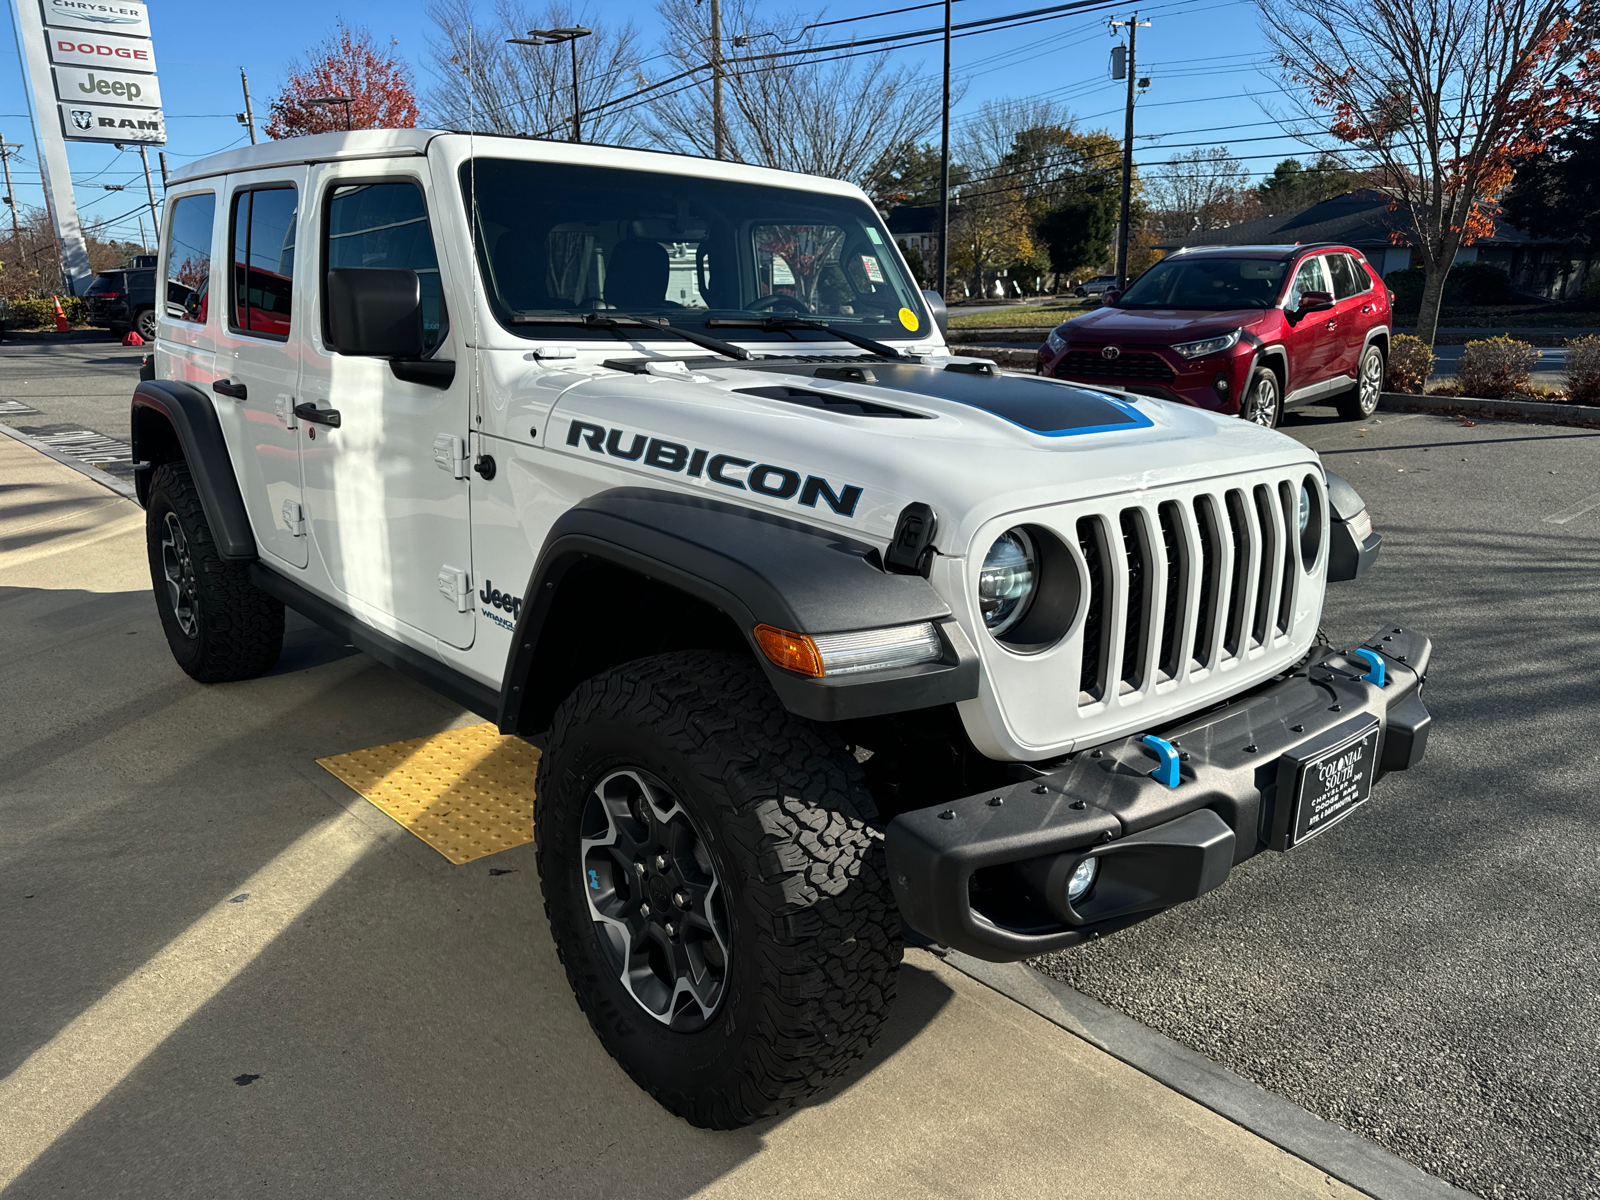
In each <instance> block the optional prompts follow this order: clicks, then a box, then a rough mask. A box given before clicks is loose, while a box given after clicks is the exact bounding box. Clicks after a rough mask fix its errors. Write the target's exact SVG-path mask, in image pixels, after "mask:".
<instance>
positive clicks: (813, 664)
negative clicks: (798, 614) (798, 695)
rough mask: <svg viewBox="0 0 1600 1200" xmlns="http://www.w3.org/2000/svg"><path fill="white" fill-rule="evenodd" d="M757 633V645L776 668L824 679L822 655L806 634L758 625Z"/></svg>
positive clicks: (773, 626) (772, 626)
mask: <svg viewBox="0 0 1600 1200" xmlns="http://www.w3.org/2000/svg"><path fill="white" fill-rule="evenodd" d="M755 633H756V645H758V646H760V647H761V653H763V654H765V655H766V656H767V661H769V662H771V663H772V664H773V665H774V666H779V667H783V668H784V669H785V670H788V671H793V672H795V673H796V674H798V675H809V676H811V677H812V678H813V679H819V678H821V677H822V654H821V653H820V652H819V651H818V650H817V644H816V643H815V642H814V641H812V640H811V638H810V637H808V636H807V635H806V634H803V633H791V632H790V631H789V630H787V629H779V628H778V627H777V626H775V625H757V626H756V629H755Z"/></svg>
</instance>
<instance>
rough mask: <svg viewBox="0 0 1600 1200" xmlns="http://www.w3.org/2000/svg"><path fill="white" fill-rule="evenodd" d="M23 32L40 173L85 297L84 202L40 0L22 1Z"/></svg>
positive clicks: (64, 261) (60, 242) (65, 263)
mask: <svg viewBox="0 0 1600 1200" xmlns="http://www.w3.org/2000/svg"><path fill="white" fill-rule="evenodd" d="M17 16H18V24H17V28H18V32H19V33H20V34H21V35H22V53H23V64H24V66H25V67H26V68H27V72H28V84H29V86H30V87H31V88H32V92H33V111H34V114H35V120H34V133H35V134H36V135H37V137H38V142H39V174H40V177H41V180H42V182H43V183H44V203H45V207H46V208H47V209H48V210H49V212H50V219H51V221H52V222H53V223H54V225H55V230H56V244H57V246H58V247H59V248H60V251H61V271H62V274H64V275H65V276H66V283H67V287H68V288H69V289H70V290H71V291H72V293H73V294H74V295H78V296H81V295H83V293H84V292H86V291H88V289H89V278H90V275H91V274H92V272H90V270H89V250H88V247H86V246H85V245H84V244H83V230H82V229H81V228H80V227H79V226H78V205H77V201H75V200H74V199H73V198H72V175H71V172H70V170H69V169H68V167H67V143H66V141H65V139H63V137H62V136H61V127H60V124H59V121H58V119H57V117H56V97H55V91H54V88H53V87H52V85H51V75H50V51H49V44H48V43H47V42H46V41H45V32H44V24H43V23H42V22H41V20H40V11H39V4H38V0H17Z"/></svg>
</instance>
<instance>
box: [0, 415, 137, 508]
mask: <svg viewBox="0 0 1600 1200" xmlns="http://www.w3.org/2000/svg"><path fill="white" fill-rule="evenodd" d="M0 433H3V434H5V435H6V436H7V437H11V438H15V439H16V440H17V441H19V442H21V443H22V444H23V445H24V446H31V447H32V448H33V449H35V450H37V451H38V452H39V453H40V454H43V455H44V456H45V457H46V458H53V459H55V460H56V461H57V462H58V463H60V464H61V465H62V466H64V467H71V468H72V469H73V470H74V471H76V472H77V473H78V474H80V475H85V476H87V477H88V478H90V479H92V480H94V481H95V482H96V483H98V484H100V486H102V487H107V488H110V489H111V490H112V491H113V492H115V493H116V494H117V495H119V496H121V497H122V498H123V499H124V500H132V501H133V502H134V503H135V504H138V503H139V493H138V492H137V491H136V490H135V489H134V486H133V484H131V483H128V482H127V481H126V480H122V479H118V478H117V477H116V476H115V475H108V474H106V473H105V472H104V471H102V470H99V469H98V468H96V467H91V466H90V465H89V464H88V463H81V462H79V461H78V460H77V459H75V458H72V457H71V456H70V455H66V454H63V453H61V451H59V450H57V449H56V448H55V447H54V446H47V445H45V444H44V443H43V442H41V441H39V440H38V439H37V438H31V437H29V436H28V435H27V434H25V433H23V432H22V431H21V430H18V429H13V428H11V426H9V425H0Z"/></svg>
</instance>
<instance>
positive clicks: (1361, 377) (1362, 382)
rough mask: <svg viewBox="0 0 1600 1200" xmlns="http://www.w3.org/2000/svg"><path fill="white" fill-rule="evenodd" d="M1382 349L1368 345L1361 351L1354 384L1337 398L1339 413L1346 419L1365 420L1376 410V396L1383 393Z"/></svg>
mask: <svg viewBox="0 0 1600 1200" xmlns="http://www.w3.org/2000/svg"><path fill="white" fill-rule="evenodd" d="M1383 372H1384V361H1383V351H1382V350H1380V349H1378V347H1376V346H1368V347H1367V348H1366V349H1365V350H1363V351H1362V352H1361V366H1360V368H1359V369H1358V370H1357V372H1356V386H1355V387H1354V388H1352V389H1351V390H1350V391H1349V393H1347V394H1346V395H1344V396H1342V397H1340V399H1339V404H1338V408H1339V415H1340V416H1341V417H1343V418H1344V419H1345V420H1346V421H1365V420H1366V419H1367V418H1368V417H1370V416H1371V415H1372V414H1373V413H1375V412H1377V411H1378V398H1379V397H1380V396H1381V395H1382V394H1383Z"/></svg>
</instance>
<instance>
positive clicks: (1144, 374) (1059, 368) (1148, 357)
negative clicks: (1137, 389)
mask: <svg viewBox="0 0 1600 1200" xmlns="http://www.w3.org/2000/svg"><path fill="white" fill-rule="evenodd" d="M1056 378H1057V379H1141V380H1149V381H1152V382H1155V383H1171V382H1172V381H1173V380H1174V379H1175V378H1177V376H1176V375H1174V374H1173V371H1172V368H1171V367H1169V366H1168V365H1167V361H1166V359H1164V358H1162V357H1161V356H1160V355H1159V354H1149V353H1146V352H1144V351H1139V350H1125V351H1123V352H1122V353H1121V354H1119V355H1118V356H1117V357H1116V358H1106V357H1105V356H1104V355H1102V354H1101V353H1100V351H1098V350H1069V351H1067V353H1065V354H1063V355H1062V356H1061V360H1060V361H1059V362H1058V363H1056Z"/></svg>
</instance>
